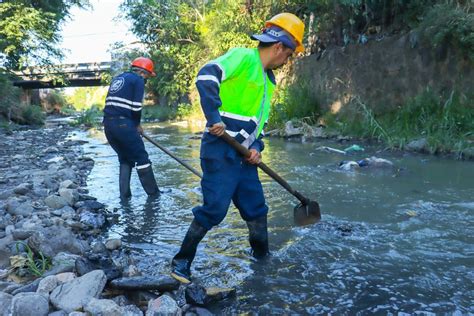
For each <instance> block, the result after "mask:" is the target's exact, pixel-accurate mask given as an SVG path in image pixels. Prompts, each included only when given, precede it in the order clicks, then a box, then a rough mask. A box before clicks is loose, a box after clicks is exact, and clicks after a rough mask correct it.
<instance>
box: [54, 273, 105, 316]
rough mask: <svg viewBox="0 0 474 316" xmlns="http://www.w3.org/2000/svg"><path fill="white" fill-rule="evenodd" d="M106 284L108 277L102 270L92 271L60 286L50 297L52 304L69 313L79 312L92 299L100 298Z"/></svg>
mask: <svg viewBox="0 0 474 316" xmlns="http://www.w3.org/2000/svg"><path fill="white" fill-rule="evenodd" d="M106 282H107V277H106V276H105V273H104V272H103V271H102V270H96V271H92V272H90V273H87V274H86V275H83V276H81V277H79V278H77V279H74V280H72V281H69V282H66V283H64V284H62V285H59V286H58V287H57V288H56V289H54V291H53V292H52V293H51V295H50V299H51V303H52V304H53V305H54V307H56V308H57V309H62V310H65V311H67V312H73V311H76V310H79V309H81V308H82V307H83V306H84V304H86V303H87V302H89V301H90V300H91V299H92V298H97V297H99V295H100V293H102V290H103V289H104V287H105V283H106Z"/></svg>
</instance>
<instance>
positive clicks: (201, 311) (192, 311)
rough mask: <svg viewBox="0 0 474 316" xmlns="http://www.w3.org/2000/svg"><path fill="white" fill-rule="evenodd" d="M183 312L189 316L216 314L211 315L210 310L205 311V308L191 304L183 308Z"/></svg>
mask: <svg viewBox="0 0 474 316" xmlns="http://www.w3.org/2000/svg"><path fill="white" fill-rule="evenodd" d="M181 309H182V310H183V313H185V315H187V316H191V315H198V316H213V315H214V314H213V313H211V312H210V311H209V310H207V309H205V308H204V307H199V306H192V305H189V304H186V305H185V306H183V307H182V308H181Z"/></svg>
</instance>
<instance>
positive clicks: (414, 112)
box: [323, 90, 474, 154]
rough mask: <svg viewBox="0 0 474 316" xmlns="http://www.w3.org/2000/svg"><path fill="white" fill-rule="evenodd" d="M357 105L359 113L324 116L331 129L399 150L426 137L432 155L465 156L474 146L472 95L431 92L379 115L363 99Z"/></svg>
mask: <svg viewBox="0 0 474 316" xmlns="http://www.w3.org/2000/svg"><path fill="white" fill-rule="evenodd" d="M470 100H471V101H470ZM353 102H354V103H355V107H352V108H355V109H356V111H355V112H354V111H351V112H350V113H340V114H337V115H334V114H331V113H326V114H325V115H324V116H323V121H324V122H325V123H326V125H327V126H328V128H330V129H334V130H336V131H337V132H338V133H342V134H343V135H351V136H356V137H360V138H368V139H377V140H380V141H382V142H383V143H385V144H387V145H388V147H390V148H399V149H404V148H406V146H407V144H408V143H409V142H410V141H412V140H416V139H421V138H424V139H426V140H427V148H426V150H427V151H429V152H430V153H449V152H456V153H458V154H461V153H462V152H463V150H465V149H467V148H469V147H472V146H473V144H474V105H473V104H472V95H471V96H466V95H463V94H460V93H456V92H452V93H451V94H450V95H449V96H445V97H440V96H437V95H435V94H434V93H433V92H431V91H429V90H427V91H425V92H423V93H422V94H420V95H418V96H417V97H415V98H413V99H412V100H410V101H409V102H407V104H405V105H404V106H402V107H400V108H398V109H397V110H395V111H393V112H390V113H383V114H379V115H375V114H374V113H373V111H371V110H370V109H369V108H368V107H367V106H366V105H365V104H363V103H362V102H361V101H360V100H359V99H354V100H353Z"/></svg>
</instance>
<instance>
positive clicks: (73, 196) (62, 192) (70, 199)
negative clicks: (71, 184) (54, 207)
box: [59, 189, 79, 206]
mask: <svg viewBox="0 0 474 316" xmlns="http://www.w3.org/2000/svg"><path fill="white" fill-rule="evenodd" d="M59 196H61V197H63V198H64V199H65V200H66V201H67V203H68V204H69V205H70V206H73V205H74V203H76V201H77V200H78V199H79V193H77V190H75V189H59Z"/></svg>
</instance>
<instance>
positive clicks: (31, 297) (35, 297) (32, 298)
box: [11, 293, 49, 316]
mask: <svg viewBox="0 0 474 316" xmlns="http://www.w3.org/2000/svg"><path fill="white" fill-rule="evenodd" d="M48 312H49V304H48V298H47V297H46V296H44V295H41V294H37V293H20V294H18V295H16V296H15V297H13V299H12V303H11V315H12V316H47V315H48Z"/></svg>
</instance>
